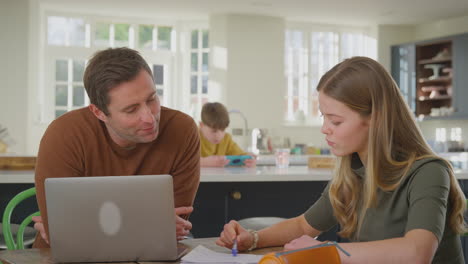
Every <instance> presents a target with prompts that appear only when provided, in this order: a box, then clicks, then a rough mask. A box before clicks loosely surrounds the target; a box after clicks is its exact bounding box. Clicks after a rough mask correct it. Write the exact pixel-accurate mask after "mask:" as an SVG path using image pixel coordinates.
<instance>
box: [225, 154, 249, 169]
mask: <svg viewBox="0 0 468 264" xmlns="http://www.w3.org/2000/svg"><path fill="white" fill-rule="evenodd" d="M226 159H228V160H229V163H228V165H227V166H243V165H245V163H244V160H246V159H252V156H250V155H237V156H226Z"/></svg>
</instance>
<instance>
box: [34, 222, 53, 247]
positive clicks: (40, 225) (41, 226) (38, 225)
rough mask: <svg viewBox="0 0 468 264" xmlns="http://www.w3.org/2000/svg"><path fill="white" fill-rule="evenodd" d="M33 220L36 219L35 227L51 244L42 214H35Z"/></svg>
mask: <svg viewBox="0 0 468 264" xmlns="http://www.w3.org/2000/svg"><path fill="white" fill-rule="evenodd" d="M32 220H33V221H34V229H36V230H37V232H39V234H41V237H42V239H44V241H45V242H46V243H47V244H49V238H48V237H47V234H46V231H45V228H44V223H43V222H42V217H41V216H33V217H32Z"/></svg>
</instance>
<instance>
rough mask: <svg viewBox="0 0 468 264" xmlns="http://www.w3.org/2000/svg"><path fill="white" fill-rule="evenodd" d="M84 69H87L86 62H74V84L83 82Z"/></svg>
mask: <svg viewBox="0 0 468 264" xmlns="http://www.w3.org/2000/svg"><path fill="white" fill-rule="evenodd" d="M84 68H85V61H84V60H75V61H73V81H74V82H82V81H83V74H84Z"/></svg>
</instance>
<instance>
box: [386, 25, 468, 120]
mask: <svg viewBox="0 0 468 264" xmlns="http://www.w3.org/2000/svg"><path fill="white" fill-rule="evenodd" d="M391 57H392V65H391V73H392V76H393V78H394V79H395V81H396V82H397V84H398V86H399V87H400V89H401V91H402V94H403V96H404V97H405V99H406V101H407V103H408V105H409V106H410V108H411V109H412V110H413V111H414V113H415V115H416V116H417V117H418V118H419V119H422V120H424V119H434V118H437V119H444V118H451V119H466V118H468V105H467V104H466V103H465V102H466V101H467V100H468V87H467V86H468V76H467V74H466V71H467V70H468V33H467V34H461V35H455V36H448V37H444V38H438V39H431V40H426V41H419V42H414V43H406V44H401V45H396V46H392V47H391Z"/></svg>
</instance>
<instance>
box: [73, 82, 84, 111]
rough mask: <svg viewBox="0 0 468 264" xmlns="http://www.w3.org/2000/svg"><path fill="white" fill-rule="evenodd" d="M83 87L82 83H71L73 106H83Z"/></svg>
mask: <svg viewBox="0 0 468 264" xmlns="http://www.w3.org/2000/svg"><path fill="white" fill-rule="evenodd" d="M84 104H85V89H84V87H83V85H73V106H84Z"/></svg>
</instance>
